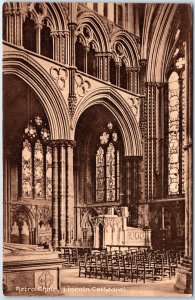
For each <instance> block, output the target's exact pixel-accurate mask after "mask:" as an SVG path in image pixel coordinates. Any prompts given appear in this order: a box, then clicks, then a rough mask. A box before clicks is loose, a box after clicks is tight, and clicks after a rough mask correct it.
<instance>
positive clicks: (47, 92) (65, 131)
mask: <svg viewBox="0 0 195 300" xmlns="http://www.w3.org/2000/svg"><path fill="white" fill-rule="evenodd" d="M3 73H4V74H15V75H17V76H18V77H20V78H21V79H23V80H24V81H25V82H27V83H28V84H29V85H30V87H31V88H32V89H33V90H34V92H35V93H36V94H37V95H38V97H39V99H40V101H41V103H42V105H43V107H44V109H45V112H46V115H47V118H48V122H49V126H50V131H51V139H69V138H70V119H69V113H68V107H67V105H66V104H65V102H64V98H63V96H62V94H61V92H60V90H59V89H58V88H57V87H56V85H55V83H54V81H53V80H52V78H51V77H50V76H49V74H48V73H47V72H46V71H45V70H44V69H43V68H42V67H41V66H40V64H39V63H37V62H36V61H35V60H34V59H33V58H32V57H29V56H27V55H25V53H18V52H12V53H10V52H6V53H5V56H4V67H3Z"/></svg>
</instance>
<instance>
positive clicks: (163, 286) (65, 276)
mask: <svg viewBox="0 0 195 300" xmlns="http://www.w3.org/2000/svg"><path fill="white" fill-rule="evenodd" d="M173 285H174V278H173V279H171V280H169V279H164V280H163V281H155V282H152V281H151V282H150V281H146V283H145V284H144V283H143V281H142V282H137V283H136V282H123V281H122V280H121V281H111V280H106V279H97V278H85V277H80V278H79V277H78V270H77V269H67V270H63V271H62V290H63V295H65V296H85V297H86V296H104V297H105V296H116V297H117V296H118V297H119V296H138V297H144V296H150V297H151V296H154V297H160V296H166V297H168V296H169V297H172V296H173V297H184V296H187V295H185V294H184V293H183V292H181V291H176V290H175V289H174V286H173ZM188 296H190V295H188Z"/></svg>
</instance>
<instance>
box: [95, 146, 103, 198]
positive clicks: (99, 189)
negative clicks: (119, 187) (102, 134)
mask: <svg viewBox="0 0 195 300" xmlns="http://www.w3.org/2000/svg"><path fill="white" fill-rule="evenodd" d="M104 198H105V172H104V150H103V149H102V147H99V149H98V150H97V154H96V201H97V202H102V201H104Z"/></svg>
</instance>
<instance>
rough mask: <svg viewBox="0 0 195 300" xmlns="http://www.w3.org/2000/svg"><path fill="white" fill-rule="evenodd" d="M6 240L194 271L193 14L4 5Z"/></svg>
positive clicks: (143, 7) (182, 8)
mask: <svg viewBox="0 0 195 300" xmlns="http://www.w3.org/2000/svg"><path fill="white" fill-rule="evenodd" d="M3 241H4V245H11V244H16V245H18V244H21V247H22V245H31V246H32V245H39V246H43V245H46V244H47V245H51V247H52V248H53V249H54V250H57V249H59V248H60V247H65V246H67V247H69V246H70V247H73V246H75V247H91V248H96V249H98V248H99V249H103V248H106V247H112V246H119V245H120V246H122V245H123V246H125V245H127V246H131V245H133V246H147V247H150V248H151V249H154V250H159V251H178V252H180V251H182V252H183V253H184V256H185V259H186V264H187V265H188V266H189V265H190V262H191V259H192V7H191V5H189V4H177V3H172V4H152V3H150V4H149V3H148V4H143V3H142V4H139V3H136V4H133V3H119V2H118V3H110V2H108V3H103V2H99V3H93V2H91V3H68V2H62V3H60V2H57V3H52V2H48V3H46V2H40V3H36V2H9V3H4V5H3ZM10 247H11V246H10ZM180 268H181V269H182V266H180ZM188 269H189V270H190V267H189V268H188ZM189 270H188V275H189V274H190V272H191V271H189ZM182 274H183V273H182ZM188 275H186V278H187V279H186V281H187V280H188V278H189V276H188Z"/></svg>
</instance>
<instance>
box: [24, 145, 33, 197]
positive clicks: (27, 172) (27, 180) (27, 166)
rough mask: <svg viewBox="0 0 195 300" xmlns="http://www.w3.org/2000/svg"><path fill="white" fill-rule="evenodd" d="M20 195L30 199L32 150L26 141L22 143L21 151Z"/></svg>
mask: <svg viewBox="0 0 195 300" xmlns="http://www.w3.org/2000/svg"><path fill="white" fill-rule="evenodd" d="M22 195H23V197H26V198H30V197H32V148H31V144H30V143H29V141H28V140H25V141H24V142H23V149H22Z"/></svg>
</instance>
